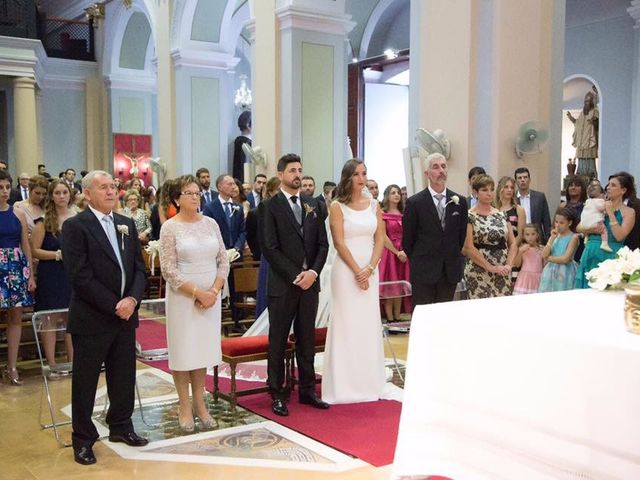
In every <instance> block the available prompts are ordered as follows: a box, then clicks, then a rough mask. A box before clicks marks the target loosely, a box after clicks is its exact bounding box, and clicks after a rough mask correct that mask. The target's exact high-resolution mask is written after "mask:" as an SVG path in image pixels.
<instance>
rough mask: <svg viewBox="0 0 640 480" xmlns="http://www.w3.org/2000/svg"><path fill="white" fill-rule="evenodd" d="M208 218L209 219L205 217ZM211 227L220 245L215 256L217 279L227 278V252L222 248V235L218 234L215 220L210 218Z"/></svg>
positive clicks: (218, 228) (218, 230)
mask: <svg viewBox="0 0 640 480" xmlns="http://www.w3.org/2000/svg"><path fill="white" fill-rule="evenodd" d="M205 218H209V217H205ZM210 220H211V222H210V223H211V226H212V227H213V231H214V232H215V234H216V238H217V239H218V245H220V250H218V255H216V264H217V267H218V273H217V276H218V277H222V278H227V277H228V276H229V257H228V256H227V251H226V250H225V248H224V240H223V239H222V233H220V227H218V224H217V223H216V221H215V220H213V219H212V218H210Z"/></svg>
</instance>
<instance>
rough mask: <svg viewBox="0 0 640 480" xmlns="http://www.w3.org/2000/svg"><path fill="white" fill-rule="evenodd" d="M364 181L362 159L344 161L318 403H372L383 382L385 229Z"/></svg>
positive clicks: (335, 206)
mask: <svg viewBox="0 0 640 480" xmlns="http://www.w3.org/2000/svg"><path fill="white" fill-rule="evenodd" d="M366 183H367V171H366V168H365V165H364V163H363V162H362V160H357V159H352V160H349V161H347V163H346V164H345V165H344V167H343V168H342V175H341V178H340V184H339V185H338V187H337V195H336V199H335V201H334V202H333V203H332V204H331V213H330V215H329V222H330V226H331V235H332V237H333V244H334V246H335V249H336V251H337V252H338V255H337V256H336V259H335V262H334V264H333V267H332V270H331V292H332V295H333V299H332V304H331V320H330V323H329V331H328V333H327V344H326V347H325V354H324V363H323V373H322V399H323V400H324V401H326V402H328V403H333V404H335V403H356V402H370V401H376V400H378V399H380V398H381V397H382V395H383V391H384V387H385V382H386V374H385V366H384V349H383V346H382V327H381V320H380V304H379V299H378V269H377V265H378V262H379V261H380V257H381V256H382V250H383V248H384V237H385V226H384V221H383V220H382V213H381V211H380V207H379V205H378V202H377V201H376V200H374V199H372V198H371V197H370V196H366V195H364V194H363V189H365V187H366Z"/></svg>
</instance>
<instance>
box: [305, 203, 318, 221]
mask: <svg viewBox="0 0 640 480" xmlns="http://www.w3.org/2000/svg"><path fill="white" fill-rule="evenodd" d="M302 206H303V207H304V211H305V213H306V214H307V215H311V214H313V218H316V217H317V215H316V207H312V206H311V205H309V204H308V203H303V204H302Z"/></svg>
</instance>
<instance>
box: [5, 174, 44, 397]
mask: <svg viewBox="0 0 640 480" xmlns="http://www.w3.org/2000/svg"><path fill="white" fill-rule="evenodd" d="M10 194H11V176H10V175H9V173H8V172H7V171H6V170H0V308H3V309H4V308H6V309H7V310H8V322H7V366H6V368H5V369H4V370H3V372H2V377H3V379H4V381H5V382H7V383H9V384H11V385H15V386H18V385H22V381H21V380H20V377H19V375H18V369H17V368H16V363H17V361H18V348H19V346H20V338H21V336H22V309H23V308H24V307H30V306H31V305H33V298H32V296H31V292H33V290H34V289H35V288H36V282H35V280H34V278H33V276H32V275H31V272H32V266H33V263H32V261H31V248H30V245H29V232H28V229H27V219H26V216H25V214H24V212H21V211H20V210H14V209H13V207H12V206H11V205H9V195H10Z"/></svg>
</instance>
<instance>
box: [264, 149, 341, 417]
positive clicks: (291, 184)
mask: <svg viewBox="0 0 640 480" xmlns="http://www.w3.org/2000/svg"><path fill="white" fill-rule="evenodd" d="M278 178H279V179H280V181H281V182H282V183H281V185H280V188H281V191H280V192H279V193H278V194H277V195H275V196H274V197H273V198H270V199H269V200H265V201H264V202H261V203H260V204H259V205H258V210H259V215H258V231H259V232H260V233H261V234H260V235H259V238H260V249H261V250H262V254H263V255H264V256H265V258H266V259H267V261H268V262H269V266H270V269H269V279H268V283H267V284H268V292H267V293H268V296H269V300H268V304H269V355H268V360H267V364H268V366H267V368H268V380H267V383H268V385H269V393H270V395H271V398H272V399H273V403H272V405H271V409H272V410H273V413H275V414H276V415H280V416H283V417H284V416H287V415H289V410H288V409H287V404H286V403H285V401H286V399H287V397H288V395H289V392H288V391H287V387H288V385H284V378H285V375H284V373H285V372H284V369H285V362H284V356H285V350H286V347H287V337H288V336H289V331H290V330H291V324H292V323H293V330H294V332H295V336H296V360H297V363H298V372H299V377H300V393H299V398H300V403H303V404H307V405H311V406H312V407H315V408H322V409H325V408H329V404H327V403H325V402H323V401H322V400H321V399H320V398H318V397H317V396H316V393H315V390H316V375H315V371H314V368H313V357H314V355H315V323H316V312H317V310H318V294H319V292H320V282H319V280H318V275H320V271H321V270H322V267H323V266H324V262H325V260H326V259H327V252H328V250H329V245H328V243H327V232H326V230H325V227H324V222H323V220H322V215H321V214H320V210H319V209H318V204H317V201H316V199H314V198H310V197H304V199H301V198H300V183H301V181H302V162H301V160H300V157H299V156H298V155H295V154H293V153H289V154H287V155H284V156H283V157H282V158H280V160H279V161H278Z"/></svg>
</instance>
